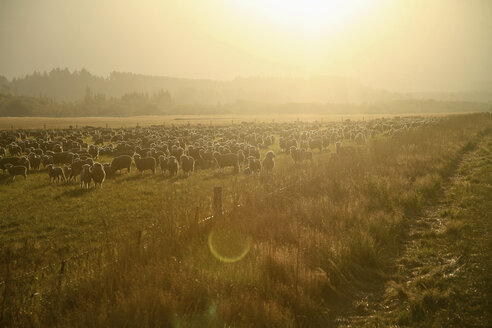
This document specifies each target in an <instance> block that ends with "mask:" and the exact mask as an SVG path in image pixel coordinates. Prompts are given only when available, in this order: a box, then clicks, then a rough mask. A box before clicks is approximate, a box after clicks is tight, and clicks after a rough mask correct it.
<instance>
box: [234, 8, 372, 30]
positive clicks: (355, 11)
mask: <svg viewBox="0 0 492 328" xmlns="http://www.w3.org/2000/svg"><path fill="white" fill-rule="evenodd" d="M377 1H378V0H236V2H237V4H238V5H239V6H240V8H242V9H245V10H247V11H248V14H252V15H258V16H261V17H262V18H263V19H264V20H267V21H269V22H271V23H273V24H275V25H278V26H279V27H281V28H289V29H295V30H297V31H299V32H308V33H315V34H323V33H325V32H330V31H333V30H338V29H342V28H344V27H346V26H348V25H350V24H351V23H353V22H355V21H356V20H357V19H358V18H360V17H361V16H362V15H363V14H364V13H365V12H367V11H368V10H369V9H371V7H373V5H374V3H375V2H377Z"/></svg>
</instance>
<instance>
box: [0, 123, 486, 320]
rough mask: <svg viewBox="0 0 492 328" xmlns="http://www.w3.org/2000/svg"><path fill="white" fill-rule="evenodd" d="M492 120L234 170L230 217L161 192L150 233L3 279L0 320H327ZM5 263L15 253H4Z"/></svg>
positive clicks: (370, 284)
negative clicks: (265, 171) (245, 171)
mask: <svg viewBox="0 0 492 328" xmlns="http://www.w3.org/2000/svg"><path fill="white" fill-rule="evenodd" d="M490 127H491V122H490V120H489V118H488V115H486V114H473V115H462V116H453V117H449V118H445V119H443V120H442V121H441V122H440V123H439V124H437V125H435V126H431V127H422V128H417V129H413V130H408V131H403V132H400V133H398V134H396V135H394V136H392V137H378V138H375V139H373V140H371V141H370V142H369V143H368V144H367V145H365V146H362V147H355V146H351V147H345V148H344V149H343V152H341V153H340V154H338V155H336V156H333V157H332V158H330V159H327V160H324V161H318V162H314V163H313V164H306V165H302V166H301V165H300V166H297V167H296V166H291V167H289V168H284V169H282V171H281V172H278V173H277V174H275V175H271V176H262V177H260V178H259V179H241V180H239V179H238V180H237V181H236V182H235V183H234V187H233V188H232V192H230V193H229V194H227V195H225V197H224V207H225V209H226V210H227V213H228V214H227V215H225V216H224V217H223V218H217V219H215V220H214V221H213V222H208V223H206V224H201V225H198V224H195V222H196V220H197V218H199V217H202V216H204V215H205V214H206V213H207V210H208V208H209V206H210V204H207V203H205V202H202V203H192V202H190V201H189V200H188V199H187V198H186V197H185V196H183V195H178V194H164V195H162V202H161V203H160V205H159V206H158V209H157V210H156V211H155V212H154V213H152V216H151V217H149V218H148V224H147V225H145V228H142V227H140V228H138V227H137V228H135V229H132V230H125V231H117V232H115V231H111V233H108V236H107V243H106V245H105V247H102V248H101V249H100V250H99V251H97V252H95V253H94V254H90V255H89V254H88V255H87V256H86V258H84V259H81V260H80V261H79V260H78V261H74V262H73V263H72V262H68V263H67V264H66V267H65V268H63V270H61V269H62V268H61V267H59V268H53V270H52V272H55V273H56V274H50V275H47V277H38V280H36V279H34V278H32V277H31V278H29V281H28V282H19V281H17V280H10V281H9V280H8V279H6V281H7V283H5V284H3V285H2V286H0V288H1V290H0V292H1V293H0V296H1V298H2V300H3V301H2V311H1V314H2V318H1V320H2V321H1V323H2V325H4V326H12V327H15V326H22V327H28V326H60V327H65V326H80V327H87V326H90V327H108V326H117V327H133V326H151V327H155V326H172V327H190V326H196V327H207V326H209V327H216V326H238V327H243V326H244V327H248V326H251V327H252V326H254V327H277V326H278V327H289V326H326V325H327V324H330V323H333V320H335V319H336V316H337V315H338V313H340V311H341V310H343V308H344V307H345V306H347V305H349V304H350V303H351V301H352V299H353V297H354V296H355V295H357V293H358V292H360V291H361V290H364V289H372V288H377V286H379V284H381V283H382V282H384V281H385V279H386V277H387V274H388V272H389V271H390V270H392V266H393V261H392V260H393V259H394V258H395V256H397V254H398V252H399V251H400V249H401V241H402V239H403V237H404V235H405V233H406V227H407V224H408V222H409V220H412V219H414V218H415V217H416V216H418V215H419V214H421V213H422V209H423V208H424V207H425V206H426V205H428V204H431V203H432V202H433V201H434V200H435V199H437V198H438V197H439V196H440V193H441V190H442V188H441V187H442V185H443V184H445V183H446V181H447V178H448V177H449V176H450V175H451V174H452V172H453V170H454V169H455V166H456V163H457V162H458V161H459V158H460V156H461V154H462V153H463V151H466V147H468V146H467V145H468V144H469V142H470V141H471V140H473V138H474V137H475V136H476V135H477V133H479V132H480V131H483V130H484V129H486V128H490ZM285 185H288V186H289V188H287V189H286V190H285V191H284V192H281V193H275V192H274V193H272V191H275V190H277V189H278V188H280V187H281V186H285ZM236 203H240V204H241V205H242V206H240V207H239V208H236V207H235V204H236ZM175 222H188V223H189V224H187V225H186V226H184V227H178V226H177V225H176V224H175ZM211 234H212V238H211ZM210 245H212V246H213V247H212V248H213V250H214V251H215V252H216V253H217V254H219V255H220V256H222V257H223V259H225V258H226V259H235V258H238V257H240V255H241V253H243V252H245V251H248V252H247V254H246V256H245V257H244V258H242V259H240V260H238V261H237V262H234V263H225V262H223V261H220V260H219V259H217V257H216V256H214V255H212V252H211V251H210V249H211V246H210ZM217 254H216V255H217ZM2 259H3V260H4V263H7V264H8V263H12V261H14V260H13V259H12V258H11V257H10V258H9V255H8V253H6V251H5V252H4V253H3V255H2ZM9 265H11V264H9ZM4 267H5V266H4ZM7 267H8V265H7ZM7 271H8V268H6V269H4V270H3V271H2V274H3V276H4V277H8V275H9V274H8V272H7ZM61 271H63V272H61ZM43 279H44V280H43Z"/></svg>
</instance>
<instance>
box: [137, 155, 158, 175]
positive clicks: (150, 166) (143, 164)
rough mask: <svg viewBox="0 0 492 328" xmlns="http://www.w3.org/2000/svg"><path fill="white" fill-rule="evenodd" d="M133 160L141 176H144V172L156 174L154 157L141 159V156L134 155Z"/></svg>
mask: <svg viewBox="0 0 492 328" xmlns="http://www.w3.org/2000/svg"><path fill="white" fill-rule="evenodd" d="M133 160H134V161H135V166H136V167H137V170H139V171H140V174H142V175H143V173H144V171H146V170H150V171H152V173H155V166H156V165H155V158H154V157H144V158H141V157H140V155H139V154H135V155H133Z"/></svg>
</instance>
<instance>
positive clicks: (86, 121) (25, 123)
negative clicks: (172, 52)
mask: <svg viewBox="0 0 492 328" xmlns="http://www.w3.org/2000/svg"><path fill="white" fill-rule="evenodd" d="M458 114H459V113H458ZM444 115H446V114H443V113H425V114H421V116H423V117H426V116H444ZM455 115H456V114H455ZM395 116H400V115H397V114H366V115H362V114H352V115H338V114H336V115H326V114H301V113H299V114H277V115H275V114H265V115H232V114H230V115H224V114H219V115H145V116H127V117H125V116H122V117H114V116H113V117H0V129H3V130H8V129H67V128H69V127H70V126H71V127H72V128H77V127H84V126H93V127H109V128H120V127H125V128H126V127H135V126H136V125H137V124H138V125H139V126H141V127H149V126H152V125H169V126H170V125H197V124H201V125H229V124H240V123H241V122H256V121H258V122H292V121H296V120H300V121H304V122H312V121H321V122H322V121H324V122H334V121H342V120H344V119H350V120H355V121H361V120H371V119H375V118H392V117H395Z"/></svg>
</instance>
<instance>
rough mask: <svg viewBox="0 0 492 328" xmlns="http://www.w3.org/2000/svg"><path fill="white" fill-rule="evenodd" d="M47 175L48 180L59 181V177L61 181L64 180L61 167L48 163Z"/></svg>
mask: <svg viewBox="0 0 492 328" xmlns="http://www.w3.org/2000/svg"><path fill="white" fill-rule="evenodd" d="M48 176H49V177H50V182H55V180H56V181H57V182H60V178H61V179H62V181H66V180H67V179H66V176H65V172H63V169H62V168H61V167H53V164H49V165H48Z"/></svg>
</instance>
